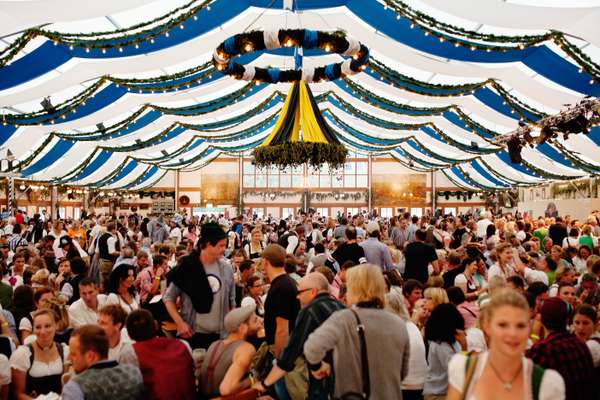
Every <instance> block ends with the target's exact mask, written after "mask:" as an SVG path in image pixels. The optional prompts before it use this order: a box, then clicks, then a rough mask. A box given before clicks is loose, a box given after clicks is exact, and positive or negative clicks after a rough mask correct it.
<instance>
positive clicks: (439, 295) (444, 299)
mask: <svg viewBox="0 0 600 400" xmlns="http://www.w3.org/2000/svg"><path fill="white" fill-rule="evenodd" d="M423 297H424V298H426V299H428V300H431V301H433V308H435V307H437V306H439V305H440V304H445V303H450V300H449V299H448V293H446V291H445V290H444V289H442V288H439V287H428V288H427V289H425V291H424V292H423Z"/></svg>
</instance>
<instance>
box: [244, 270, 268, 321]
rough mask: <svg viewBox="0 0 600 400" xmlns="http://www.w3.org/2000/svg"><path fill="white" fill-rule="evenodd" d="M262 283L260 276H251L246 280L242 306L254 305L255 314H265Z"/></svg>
mask: <svg viewBox="0 0 600 400" xmlns="http://www.w3.org/2000/svg"><path fill="white" fill-rule="evenodd" d="M263 292H264V285H263V284H262V281H261V279H260V277H258V276H251V277H250V278H249V279H248V281H247V282H246V297H244V298H243V299H242V305H241V306H242V307H245V306H250V305H256V314H258V315H259V316H261V317H262V316H263V315H265V305H264V301H263Z"/></svg>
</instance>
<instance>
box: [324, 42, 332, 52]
mask: <svg viewBox="0 0 600 400" xmlns="http://www.w3.org/2000/svg"><path fill="white" fill-rule="evenodd" d="M325 51H327V52H329V51H331V46H330V45H329V43H327V44H326V45H325Z"/></svg>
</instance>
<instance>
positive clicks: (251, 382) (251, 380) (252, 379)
mask: <svg viewBox="0 0 600 400" xmlns="http://www.w3.org/2000/svg"><path fill="white" fill-rule="evenodd" d="M248 379H250V386H254V384H255V383H256V381H255V380H254V376H252V374H249V375H248Z"/></svg>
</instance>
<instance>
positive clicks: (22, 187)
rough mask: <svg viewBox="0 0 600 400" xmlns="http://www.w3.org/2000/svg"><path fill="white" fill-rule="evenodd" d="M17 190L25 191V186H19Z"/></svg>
mask: <svg viewBox="0 0 600 400" xmlns="http://www.w3.org/2000/svg"><path fill="white" fill-rule="evenodd" d="M19 189H21V190H25V189H27V186H25V185H23V184H21V186H19Z"/></svg>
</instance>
